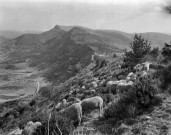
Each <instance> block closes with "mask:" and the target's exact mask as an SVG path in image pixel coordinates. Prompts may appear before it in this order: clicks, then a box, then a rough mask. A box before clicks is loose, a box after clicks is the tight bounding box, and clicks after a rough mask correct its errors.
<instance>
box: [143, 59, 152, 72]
mask: <svg viewBox="0 0 171 135" xmlns="http://www.w3.org/2000/svg"><path fill="white" fill-rule="evenodd" d="M150 64H151V63H150V62H148V61H146V62H144V63H142V65H143V69H145V71H149V70H150Z"/></svg>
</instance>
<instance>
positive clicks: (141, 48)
mask: <svg viewBox="0 0 171 135" xmlns="http://www.w3.org/2000/svg"><path fill="white" fill-rule="evenodd" d="M150 45H151V42H149V41H148V40H146V39H144V38H143V37H142V36H141V35H138V34H135V36H134V40H133V42H132V43H131V51H127V50H126V51H125V54H124V63H125V64H126V65H128V66H129V67H134V66H135V65H136V64H138V63H141V62H144V61H145V56H146V55H147V54H149V53H150V50H151V46H150Z"/></svg>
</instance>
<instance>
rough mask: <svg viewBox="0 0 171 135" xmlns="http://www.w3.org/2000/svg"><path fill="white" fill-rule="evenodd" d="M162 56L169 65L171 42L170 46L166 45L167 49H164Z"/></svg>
mask: <svg viewBox="0 0 171 135" xmlns="http://www.w3.org/2000/svg"><path fill="white" fill-rule="evenodd" d="M161 54H162V55H163V56H164V58H165V59H164V62H166V63H168V62H169V61H171V42H170V44H167V43H165V47H164V48H163V49H162V52H161Z"/></svg>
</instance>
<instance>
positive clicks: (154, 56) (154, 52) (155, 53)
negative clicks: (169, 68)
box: [150, 47, 160, 58]
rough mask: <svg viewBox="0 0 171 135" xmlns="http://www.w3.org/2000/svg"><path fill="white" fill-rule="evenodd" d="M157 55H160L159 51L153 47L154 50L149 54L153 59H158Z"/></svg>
mask: <svg viewBox="0 0 171 135" xmlns="http://www.w3.org/2000/svg"><path fill="white" fill-rule="evenodd" d="M159 53H160V51H159V48H158V47H155V48H153V50H151V51H150V54H151V55H152V56H153V58H156V57H158V56H159Z"/></svg>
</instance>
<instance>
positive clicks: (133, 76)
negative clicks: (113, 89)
mask: <svg viewBox="0 0 171 135" xmlns="http://www.w3.org/2000/svg"><path fill="white" fill-rule="evenodd" d="M136 78H137V75H136V74H134V73H133V72H130V73H129V74H128V75H127V77H126V81H127V82H128V81H135V80H136Z"/></svg>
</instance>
